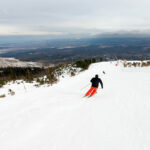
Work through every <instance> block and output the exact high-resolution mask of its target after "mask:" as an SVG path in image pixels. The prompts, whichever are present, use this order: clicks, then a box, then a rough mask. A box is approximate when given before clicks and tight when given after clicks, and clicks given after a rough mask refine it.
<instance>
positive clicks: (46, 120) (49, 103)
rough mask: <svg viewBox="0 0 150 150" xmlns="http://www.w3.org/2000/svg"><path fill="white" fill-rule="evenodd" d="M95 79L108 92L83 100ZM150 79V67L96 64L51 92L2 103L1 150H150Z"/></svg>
mask: <svg viewBox="0 0 150 150" xmlns="http://www.w3.org/2000/svg"><path fill="white" fill-rule="evenodd" d="M103 70H105V72H106V74H105V75H104V74H103V73H102V71H103ZM95 74H99V76H100V77H101V79H102V81H103V83H104V89H103V90H102V89H100V88H99V90H98V93H97V94H96V95H94V96H93V97H91V98H83V95H84V93H85V92H86V91H87V90H88V89H89V87H90V85H89V86H88V87H86V88H85V89H83V87H84V86H86V85H87V84H88V83H89V80H90V79H91V78H92V77H93V76H94V75H95ZM149 76H150V67H146V68H123V66H122V65H121V64H120V65H119V66H115V62H113V63H110V62H107V63H106V62H104V63H96V64H92V65H91V66H90V68H89V69H88V70H87V71H84V72H82V73H80V74H79V75H77V76H75V77H72V78H71V77H70V78H69V77H67V78H65V79H62V80H61V81H60V82H59V83H58V84H55V85H53V86H52V87H41V88H31V89H30V90H28V91H24V92H23V91H22V92H19V93H17V94H16V95H15V96H13V97H11V96H7V97H6V98H4V99H0V149H1V150H149V149H150V93H149V89H150V78H149Z"/></svg>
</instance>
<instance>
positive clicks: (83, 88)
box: [81, 83, 90, 90]
mask: <svg viewBox="0 0 150 150" xmlns="http://www.w3.org/2000/svg"><path fill="white" fill-rule="evenodd" d="M88 85H90V83H88V84H87V85H86V86H84V87H83V88H82V89H81V90H83V89H85V88H86V87H87V86H88Z"/></svg>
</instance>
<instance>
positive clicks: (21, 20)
mask: <svg viewBox="0 0 150 150" xmlns="http://www.w3.org/2000/svg"><path fill="white" fill-rule="evenodd" d="M121 31H128V32H130V31H132V32H145V33H148V32H149V31H150V0H0V35H2V34H3V35H4V34H6V35H7V34H10V35H11V34H17V35H19V34H54V35H62V34H64V35H65V34H84V33H90V34H97V33H103V32H121Z"/></svg>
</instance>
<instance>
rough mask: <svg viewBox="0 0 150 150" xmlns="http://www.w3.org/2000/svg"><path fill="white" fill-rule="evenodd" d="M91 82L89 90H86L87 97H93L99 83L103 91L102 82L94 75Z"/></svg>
mask: <svg viewBox="0 0 150 150" xmlns="http://www.w3.org/2000/svg"><path fill="white" fill-rule="evenodd" d="M91 82H92V85H91V88H90V89H89V90H88V92H87V93H86V94H85V96H89V97H91V96H93V95H94V94H95V93H96V91H97V89H98V86H99V83H100V84H101V87H102V89H103V82H102V80H101V79H100V78H99V77H98V75H95V77H94V78H92V79H91Z"/></svg>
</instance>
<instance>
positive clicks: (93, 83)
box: [91, 77, 103, 88]
mask: <svg viewBox="0 0 150 150" xmlns="http://www.w3.org/2000/svg"><path fill="white" fill-rule="evenodd" d="M91 82H92V87H97V88H98V86H99V83H100V84H101V87H102V88H103V82H102V80H101V79H100V78H98V77H94V78H92V79H91Z"/></svg>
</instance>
